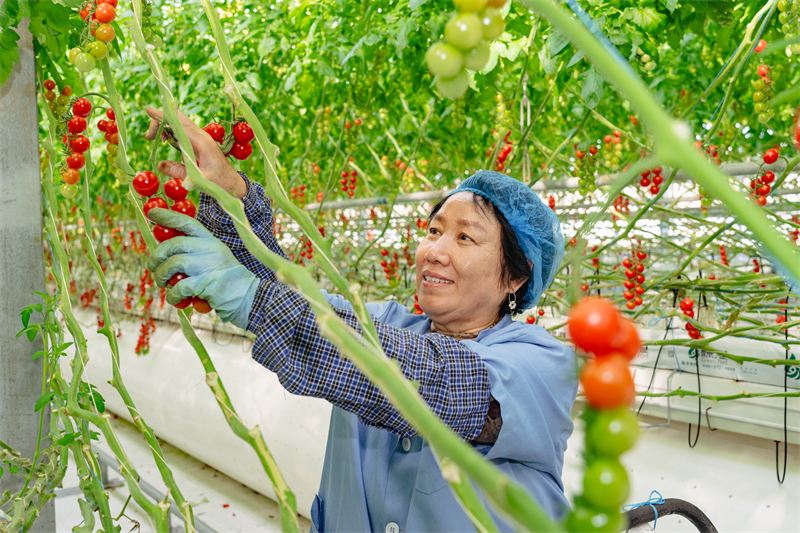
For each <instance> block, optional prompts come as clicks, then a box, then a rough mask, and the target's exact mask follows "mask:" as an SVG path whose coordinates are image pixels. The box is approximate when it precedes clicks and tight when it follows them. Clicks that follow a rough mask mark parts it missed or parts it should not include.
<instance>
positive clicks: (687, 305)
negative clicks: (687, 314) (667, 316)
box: [680, 298, 694, 311]
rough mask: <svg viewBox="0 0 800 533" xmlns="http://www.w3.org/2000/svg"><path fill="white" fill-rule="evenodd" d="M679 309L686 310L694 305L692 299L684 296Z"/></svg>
mask: <svg viewBox="0 0 800 533" xmlns="http://www.w3.org/2000/svg"><path fill="white" fill-rule="evenodd" d="M680 307H681V311H686V310H687V309H691V308H693V307H694V300H692V299H691V298H684V299H683V301H682V302H681V305H680Z"/></svg>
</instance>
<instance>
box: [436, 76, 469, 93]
mask: <svg viewBox="0 0 800 533" xmlns="http://www.w3.org/2000/svg"><path fill="white" fill-rule="evenodd" d="M436 88H437V89H439V92H440V93H442V95H443V96H445V97H447V98H451V99H454V100H455V99H456V98H459V97H461V96H463V95H464V93H465V92H467V89H469V76H467V72H466V71H464V70H462V71H461V72H459V73H458V74H456V75H455V76H453V77H452V78H437V80H436Z"/></svg>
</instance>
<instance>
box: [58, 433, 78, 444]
mask: <svg viewBox="0 0 800 533" xmlns="http://www.w3.org/2000/svg"><path fill="white" fill-rule="evenodd" d="M76 437H80V434H79V433H66V434H64V435H62V436H61V438H60V439H58V441H57V442H58V443H59V444H60V445H61V446H66V445H67V444H69V443H70V442H72V441H74V440H75V438H76Z"/></svg>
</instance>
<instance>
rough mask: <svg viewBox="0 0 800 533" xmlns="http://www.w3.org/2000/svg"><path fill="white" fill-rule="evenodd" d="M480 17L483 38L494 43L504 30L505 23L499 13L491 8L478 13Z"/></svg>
mask: <svg viewBox="0 0 800 533" xmlns="http://www.w3.org/2000/svg"><path fill="white" fill-rule="evenodd" d="M478 14H479V15H480V17H481V24H482V27H483V38H484V39H486V40H487V41H494V40H495V39H497V38H498V37H500V36H501V35H503V31H504V30H505V29H506V22H505V21H504V20H503V17H502V15H500V12H499V11H498V10H496V9H495V8H493V7H489V8H486V9H484V10H483V11H481V12H480V13H478Z"/></svg>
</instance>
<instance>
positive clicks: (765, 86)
mask: <svg viewBox="0 0 800 533" xmlns="http://www.w3.org/2000/svg"><path fill="white" fill-rule="evenodd" d="M762 43H763V46H762ZM766 47H767V43H766V41H764V39H761V40H760V41H759V43H758V45H756V48H755V49H756V51H758V50H759V48H761V50H762V51H763V50H764V49H766ZM759 60H760V64H759V65H758V67H757V68H756V73H757V74H758V78H756V79H755V80H753V82H752V83H753V102H755V104H753V110H754V111H755V112H756V113H758V121H759V122H760V123H761V124H766V123H767V122H769V119H771V118H772V117H773V116H774V115H775V111H774V110H773V109H772V108H770V107H769V101H770V100H771V99H772V96H773V93H774V90H773V84H772V77H770V75H769V73H770V69H769V67H768V66H767V65H765V64H764V61H763V57H762V56H761V55H760V54H759Z"/></svg>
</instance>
